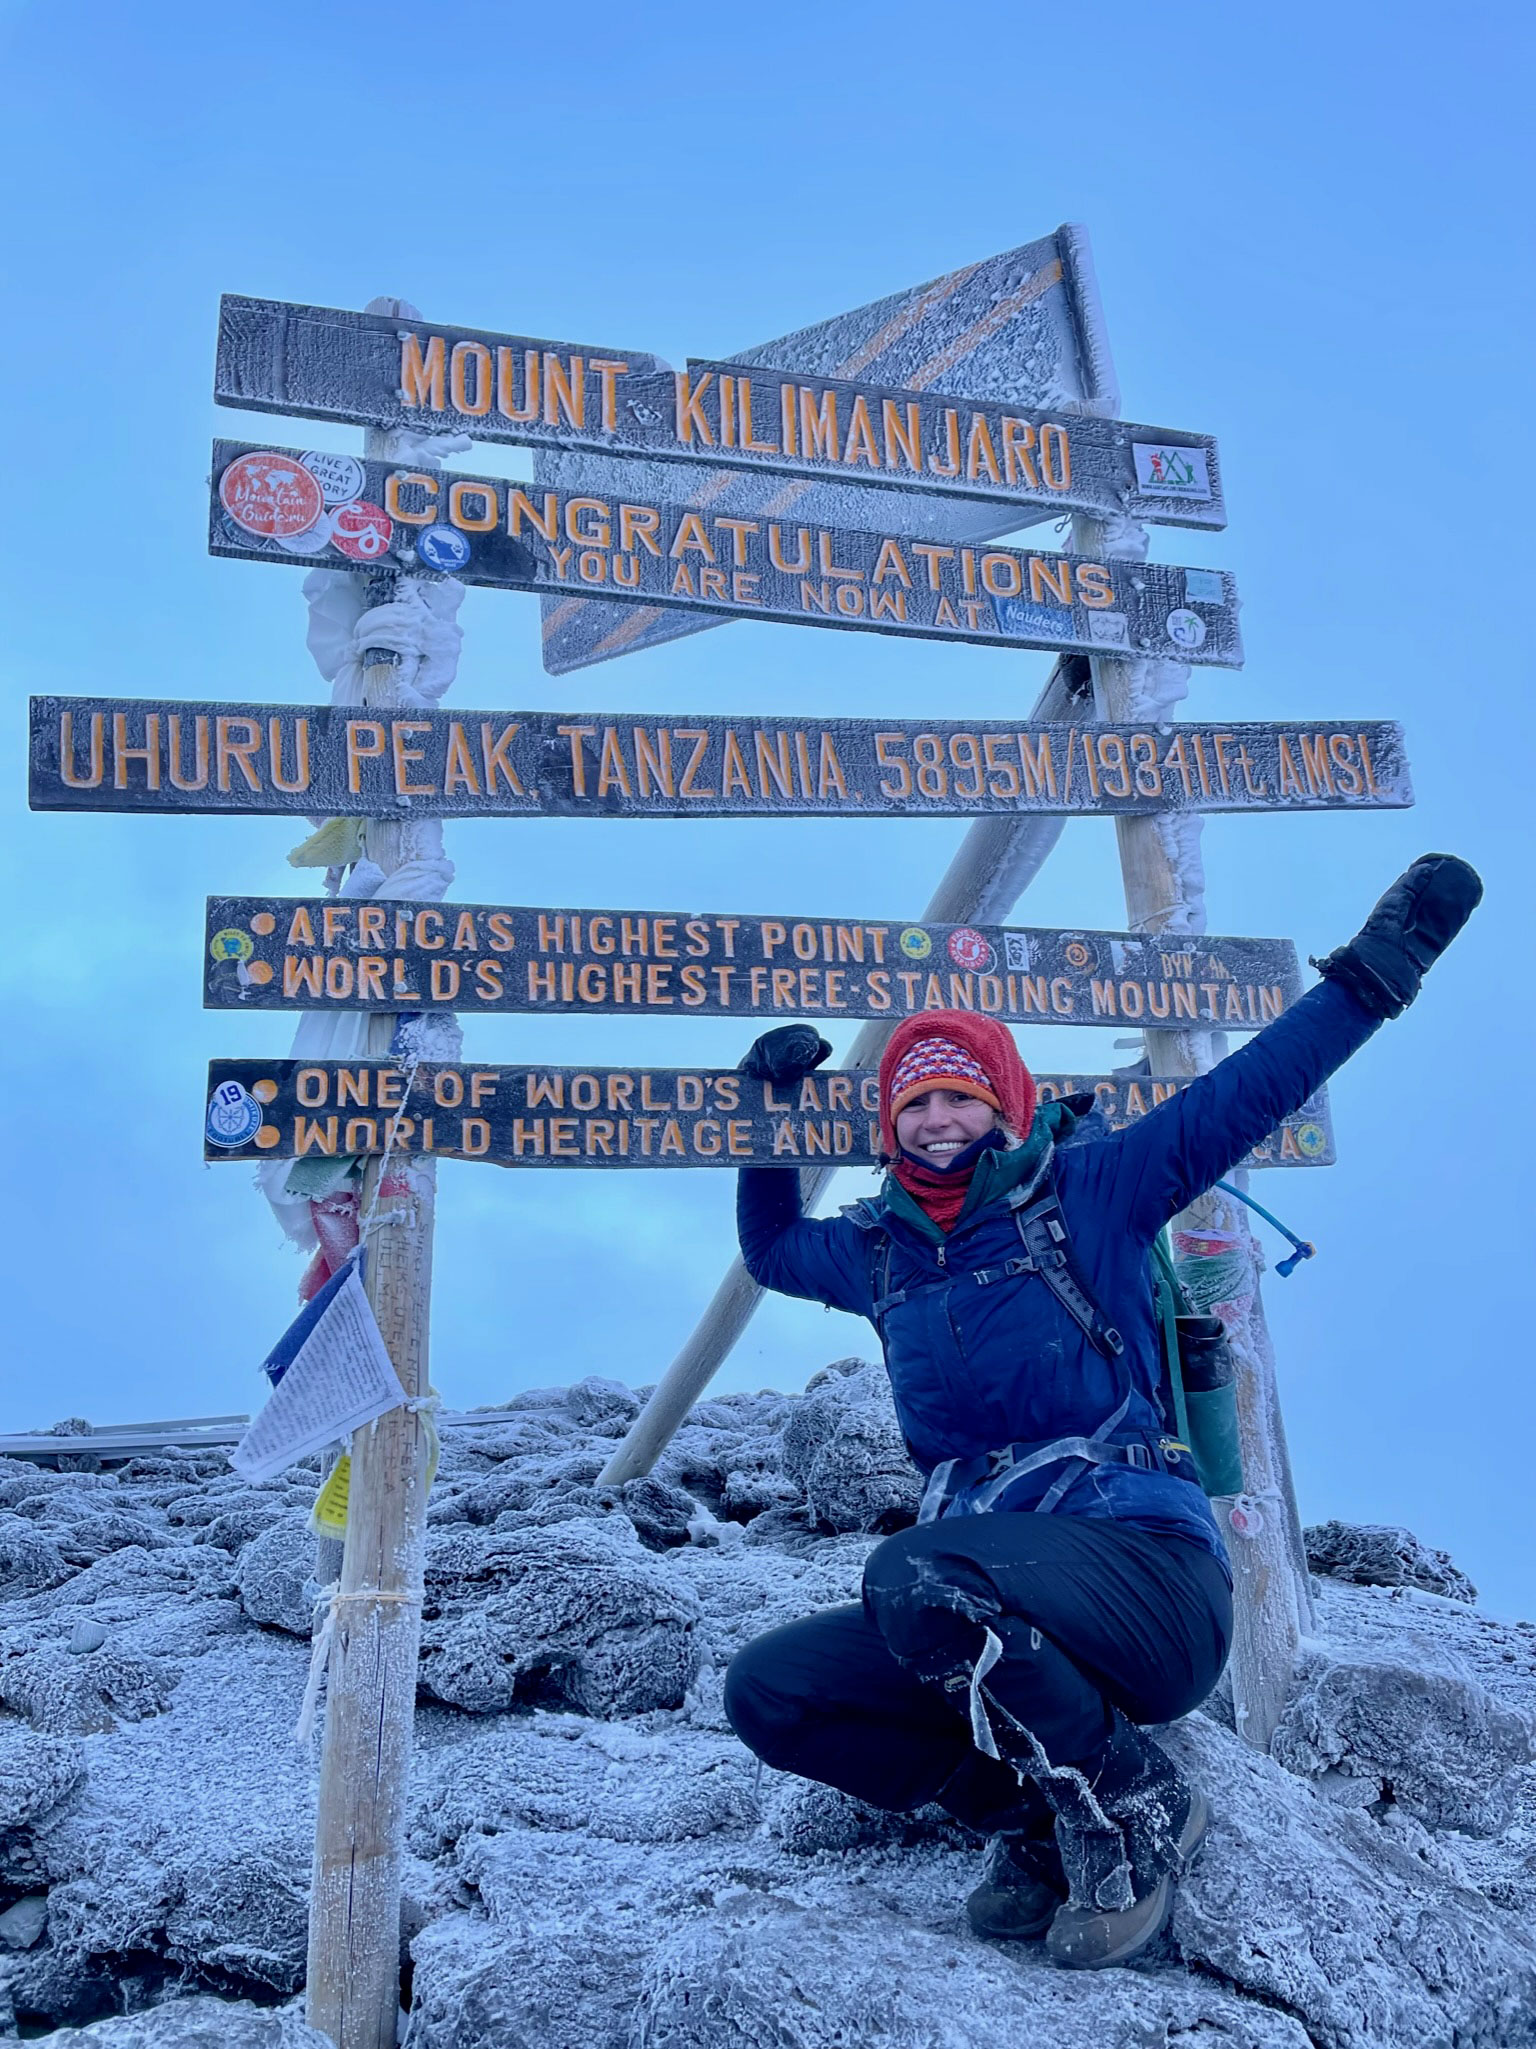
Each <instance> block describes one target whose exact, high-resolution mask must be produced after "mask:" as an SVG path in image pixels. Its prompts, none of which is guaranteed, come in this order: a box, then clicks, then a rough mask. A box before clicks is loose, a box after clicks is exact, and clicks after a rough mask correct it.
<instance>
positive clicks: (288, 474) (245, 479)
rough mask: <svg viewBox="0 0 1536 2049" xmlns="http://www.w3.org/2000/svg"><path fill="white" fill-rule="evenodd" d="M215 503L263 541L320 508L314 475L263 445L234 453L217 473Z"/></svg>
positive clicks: (296, 528)
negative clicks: (251, 449) (231, 459)
mask: <svg viewBox="0 0 1536 2049" xmlns="http://www.w3.org/2000/svg"><path fill="white" fill-rule="evenodd" d="M219 503H220V504H221V505H222V506H223V507H224V510H225V511H226V512H227V513H228V514H229V516H230V518H231V519H232V520H233V521H234V522H235V524H236V526H240V527H244V529H245V531H246V532H247V533H248V534H256V535H257V536H259V538H261V539H262V540H266V541H281V540H284V539H286V538H288V537H289V536H290V535H292V534H301V533H303V531H304V529H305V528H306V527H311V526H313V525H314V523H315V521H316V520H317V519H318V518H319V517H320V514H321V513H322V512H323V511H324V509H325V498H324V494H323V493H322V491H321V489H320V482H319V479H318V478H317V477H314V476H312V475H311V474H310V472H309V471H308V470H307V469H305V467H304V465H303V464H302V463H297V462H295V461H294V459H293V457H292V456H291V455H278V454H277V453H276V452H275V451H273V450H268V449H261V450H256V451H253V452H252V453H251V454H249V455H237V456H236V457H235V459H234V461H233V462H232V463H231V464H230V465H229V468H228V469H227V470H226V471H225V472H224V474H223V476H222V477H220V479H219Z"/></svg>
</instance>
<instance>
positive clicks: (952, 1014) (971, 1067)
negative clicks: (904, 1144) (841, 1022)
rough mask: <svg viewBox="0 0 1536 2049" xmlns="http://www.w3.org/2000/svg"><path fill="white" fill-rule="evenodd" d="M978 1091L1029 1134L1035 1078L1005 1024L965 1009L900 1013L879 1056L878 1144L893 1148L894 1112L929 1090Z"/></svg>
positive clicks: (973, 1093) (1011, 1124)
mask: <svg viewBox="0 0 1536 2049" xmlns="http://www.w3.org/2000/svg"><path fill="white" fill-rule="evenodd" d="M933 1088H946V1089H955V1090H958V1091H962V1092H963V1093H964V1094H966V1095H969V1096H976V1097H978V1098H979V1099H980V1100H981V1101H982V1102H984V1103H990V1104H991V1105H992V1106H993V1108H994V1109H996V1110H1000V1111H1001V1112H1002V1117H1003V1122H1004V1123H1005V1124H1007V1125H1008V1126H1009V1128H1010V1129H1011V1130H1013V1131H1016V1132H1018V1133H1019V1135H1020V1136H1021V1137H1027V1136H1028V1134H1029V1128H1030V1126H1031V1125H1032V1124H1033V1123H1034V1121H1035V1080H1034V1076H1033V1075H1032V1074H1031V1073H1030V1071H1029V1069H1028V1068H1027V1067H1026V1066H1025V1065H1024V1062H1023V1061H1022V1060H1021V1059H1020V1058H1019V1049H1018V1047H1017V1046H1016V1045H1015V1044H1014V1043H1013V1034H1012V1032H1010V1031H1009V1029H1008V1027H1007V1026H1006V1025H1003V1024H999V1023H998V1022H997V1020H996V1019H995V1018H990V1017H977V1016H976V1015H975V1014H974V1012H972V1011H969V1010H925V1011H922V1012H920V1013H919V1015H918V1016H916V1017H907V1018H903V1019H902V1021H901V1023H900V1024H899V1025H898V1026H897V1027H896V1029H895V1031H894V1032H892V1034H891V1040H890V1044H889V1045H888V1046H887V1047H886V1049H885V1052H884V1054H883V1055H882V1057H881V1061H880V1143H881V1146H882V1147H883V1148H884V1150H885V1152H886V1153H887V1154H889V1155H891V1156H892V1157H894V1156H895V1154H896V1152H897V1145H896V1113H897V1111H898V1110H900V1109H901V1107H902V1105H903V1104H904V1103H906V1102H909V1101H910V1100H911V1099H912V1098H913V1097H914V1096H919V1095H922V1094H924V1093H925V1092H926V1091H927V1090H928V1089H933Z"/></svg>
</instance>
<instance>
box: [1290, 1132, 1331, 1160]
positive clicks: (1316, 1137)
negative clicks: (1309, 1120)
mask: <svg viewBox="0 0 1536 2049" xmlns="http://www.w3.org/2000/svg"><path fill="white" fill-rule="evenodd" d="M1296 1149H1297V1151H1298V1152H1302V1153H1305V1154H1306V1156H1307V1158H1308V1159H1309V1160H1315V1159H1316V1158H1317V1156H1318V1154H1319V1153H1324V1152H1326V1151H1327V1150H1328V1134H1327V1132H1326V1131H1324V1129H1323V1127H1322V1125H1321V1124H1298V1125H1297V1127H1296Z"/></svg>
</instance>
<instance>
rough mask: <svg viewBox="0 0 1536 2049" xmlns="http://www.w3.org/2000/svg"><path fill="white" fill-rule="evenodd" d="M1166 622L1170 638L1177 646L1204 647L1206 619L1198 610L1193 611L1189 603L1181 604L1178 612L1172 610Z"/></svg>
mask: <svg viewBox="0 0 1536 2049" xmlns="http://www.w3.org/2000/svg"><path fill="white" fill-rule="evenodd" d="M1165 624H1166V625H1167V628H1168V638H1169V639H1170V640H1171V641H1172V642H1173V644H1174V646H1175V647H1204V645H1205V621H1204V620H1203V619H1202V618H1201V617H1200V614H1199V613H1198V612H1191V611H1190V609H1189V607H1188V606H1187V605H1180V607H1179V609H1178V610H1177V611H1176V612H1170V613H1169V614H1168V617H1167V620H1166V621H1165Z"/></svg>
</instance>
